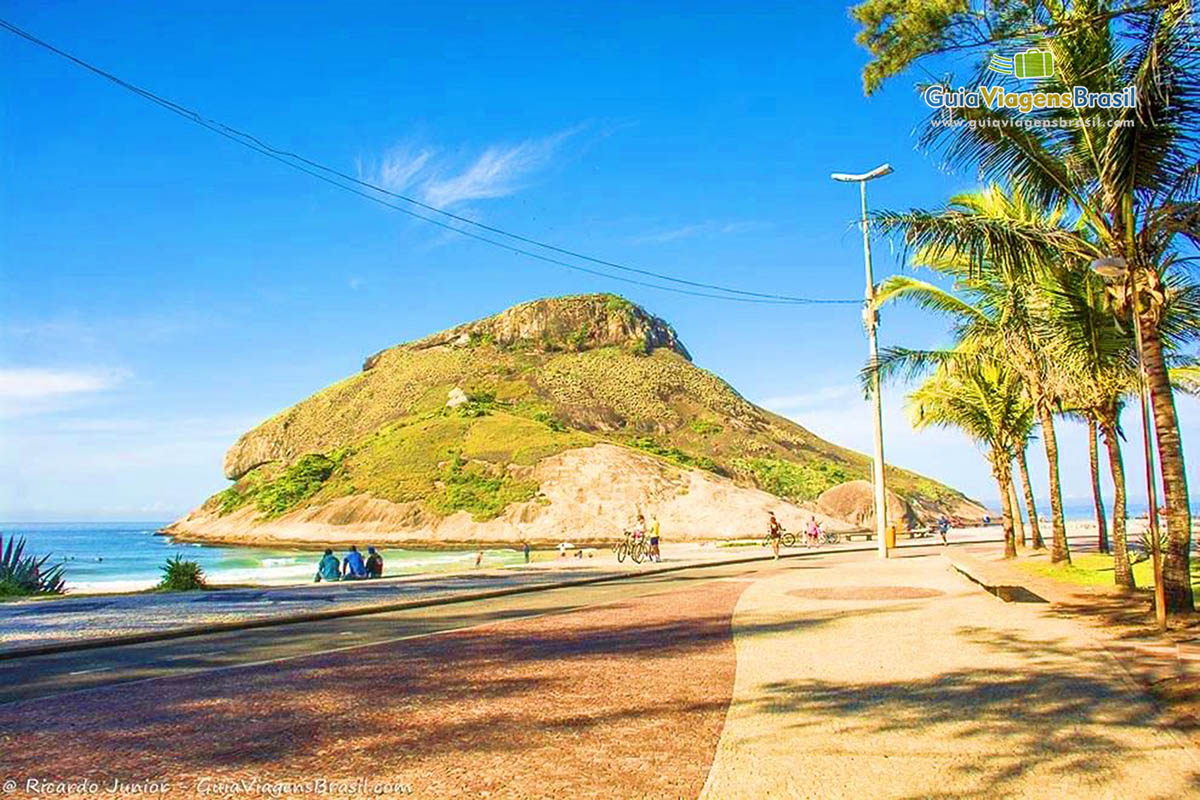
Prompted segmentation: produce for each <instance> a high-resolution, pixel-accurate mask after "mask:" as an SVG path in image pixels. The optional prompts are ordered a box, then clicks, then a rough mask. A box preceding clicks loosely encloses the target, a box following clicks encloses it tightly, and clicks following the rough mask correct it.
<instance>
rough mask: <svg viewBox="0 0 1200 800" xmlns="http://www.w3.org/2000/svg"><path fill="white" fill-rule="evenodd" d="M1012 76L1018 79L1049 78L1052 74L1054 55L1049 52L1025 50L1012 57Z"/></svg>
mask: <svg viewBox="0 0 1200 800" xmlns="http://www.w3.org/2000/svg"><path fill="white" fill-rule="evenodd" d="M1013 74H1014V75H1016V76H1017V77H1018V78H1049V77H1050V76H1051V75H1053V74H1054V54H1053V53H1051V52H1050V51H1049V50H1026V51H1025V52H1024V53H1017V54H1016V55H1015V56H1013Z"/></svg>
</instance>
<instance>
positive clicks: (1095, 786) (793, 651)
mask: <svg viewBox="0 0 1200 800" xmlns="http://www.w3.org/2000/svg"><path fill="white" fill-rule="evenodd" d="M835 559H836V560H838V561H840V562H841V563H837V564H836V565H835V564H833V563H830V561H828V560H823V563H822V564H821V568H820V569H817V568H812V569H809V568H792V569H787V570H783V571H781V572H779V573H777V574H776V575H773V576H771V577H767V578H764V579H762V580H759V581H757V582H756V583H754V584H753V585H752V586H750V587H749V588H748V589H747V590H746V592H745V593H744V594H743V595H742V597H741V599H740V601H739V603H738V606H737V608H736V610H735V614H734V620H733V628H734V637H735V642H736V648H737V660H738V668H737V677H736V680H735V685H734V689H733V700H732V703H731V705H730V709H729V713H728V717H727V720H726V725H725V728H724V730H723V732H722V735H721V739H720V742H719V744H718V748H717V754H716V756H715V758H714V762H713V766H712V769H711V771H710V773H709V776H708V781H707V783H706V785H705V790H704V792H703V794H702V797H704V798H708V799H710V800H730V798H808V797H812V798H837V797H847V798H850V797H871V798H877V797H896V798H918V797H921V798H926V797H945V798H950V797H955V798H962V797H966V798H972V797H976V798H995V797H1046V798H1054V800H1064V799H1065V798H1075V797H1087V798H1089V799H1090V798H1109V797H1111V798H1121V800H1128V798H1130V797H1140V798H1167V797H1172V798H1178V797H1195V796H1200V756H1198V753H1197V751H1196V750H1195V749H1194V748H1193V746H1192V745H1191V744H1189V743H1188V742H1187V741H1186V740H1185V739H1184V738H1183V737H1182V736H1180V735H1179V734H1177V733H1176V732H1175V731H1174V730H1172V729H1170V728H1166V727H1163V726H1161V725H1160V720H1159V719H1158V717H1157V716H1156V715H1157V713H1158V712H1157V709H1156V707H1155V706H1154V704H1153V703H1152V702H1151V701H1150V699H1149V698H1148V696H1147V695H1145V694H1144V693H1143V692H1142V691H1141V689H1140V688H1139V687H1138V686H1137V684H1136V683H1135V682H1134V681H1133V680H1132V679H1131V678H1130V677H1129V675H1128V673H1127V672H1126V671H1125V670H1124V669H1123V668H1122V667H1121V666H1120V665H1119V664H1118V663H1116V662H1115V661H1114V660H1113V658H1112V657H1111V656H1110V655H1109V654H1108V652H1107V651H1106V649H1105V647H1104V645H1103V643H1102V642H1101V641H1099V640H1097V638H1096V636H1095V634H1094V632H1092V631H1090V630H1089V629H1088V627H1087V626H1085V625H1083V624H1081V623H1079V622H1077V621H1074V620H1071V619H1067V618H1065V617H1063V616H1061V615H1058V614H1056V613H1054V612H1053V611H1051V609H1050V606H1049V605H1048V604H1046V603H1039V602H1011V603H1009V602H1004V601H1003V600H1001V599H999V598H997V597H995V596H993V595H992V594H989V593H988V592H986V591H985V590H983V589H982V588H981V587H980V586H978V585H977V584H975V583H972V582H971V581H969V580H968V579H966V578H964V577H963V576H961V575H960V574H959V573H958V572H956V571H955V570H954V569H953V568H952V567H951V565H950V563H949V561H948V560H947V559H946V557H945V556H943V555H941V554H929V555H921V556H919V557H913V556H910V557H899V558H893V559H892V560H889V561H887V562H880V561H876V560H873V559H859V560H852V559H849V558H844V557H835ZM789 566H790V565H789ZM805 566H806V567H807V565H805ZM813 566H814V567H816V565H815V564H814V565H813Z"/></svg>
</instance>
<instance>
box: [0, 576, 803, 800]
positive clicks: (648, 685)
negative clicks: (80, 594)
mask: <svg viewBox="0 0 1200 800" xmlns="http://www.w3.org/2000/svg"><path fill="white" fill-rule="evenodd" d="M744 588H745V584H743V583H739V582H717V583H713V582H709V583H707V584H706V585H703V586H690V587H688V588H686V589H684V590H683V591H680V592H676V593H672V594H671V595H670V596H669V599H667V598H666V597H664V596H662V595H651V596H646V597H639V598H632V599H629V600H625V601H621V602H617V603H613V604H609V605H606V606H604V607H602V608H591V609H583V610H579V611H575V612H572V613H568V614H561V615H557V614H556V615H550V616H546V617H542V618H539V619H536V620H526V621H524V622H522V621H515V622H511V623H503V624H496V625H495V626H491V627H485V628H481V629H475V630H471V631H459V632H448V633H445V634H440V635H435V636H429V637H425V638H420V639H413V640H409V641H402V642H395V643H391V644H383V645H370V646H365V647H362V648H358V649H354V650H347V651H344V652H338V653H327V654H316V655H313V656H309V657H303V658H299V659H295V660H290V661H286V662H282V663H274V664H263V665H260V666H255V667H247V668H238V669H233V670H227V671H218V672H207V673H202V674H199V675H193V676H184V677H179V678H170V679H165V680H159V681H152V682H148V683H143V684H135V685H129V686H125V687H122V686H114V687H109V688H106V689H102V690H97V691H93V692H87V693H84V694H79V695H74V696H71V697H62V698H51V699H46V700H37V701H31V702H25V703H20V704H14V705H11V706H6V707H3V708H0V731H3V733H0V746H3V748H4V752H5V753H6V759H5V760H6V761H7V762H9V763H7V764H6V766H7V767H8V768H9V769H8V771H9V772H12V773H14V774H18V775H20V774H42V773H43V772H44V770H43V769H42V766H43V765H44V763H45V753H47V752H54V753H57V754H58V755H56V757H55V759H54V764H55V766H54V770H55V774H62V775H66V776H76V777H80V776H84V775H103V776H105V777H112V776H114V775H115V776H119V777H124V778H131V779H132V778H138V777H141V778H145V777H146V776H152V775H168V774H169V775H173V776H185V777H186V776H197V775H203V774H212V773H214V772H218V773H220V774H226V775H244V774H246V773H253V774H256V775H262V774H264V773H267V774H275V775H277V776H279V777H281V778H295V777H296V776H298V775H301V774H311V773H319V772H321V771H322V770H324V771H325V772H329V771H330V770H333V771H336V772H338V773H346V772H350V773H355V772H356V771H357V770H361V769H366V768H369V769H370V770H372V773H373V774H381V775H387V774H395V775H399V776H401V777H403V776H404V775H408V777H409V778H411V779H414V780H416V779H418V777H419V776H426V777H428V778H429V780H431V781H434V782H433V783H430V784H428V785H429V786H434V785H441V784H436V780H435V778H436V779H437V780H442V779H445V780H451V779H450V778H446V777H445V776H446V775H450V774H453V775H454V776H457V777H454V778H453V781H458V783H453V781H452V783H451V784H446V791H451V789H452V788H453V787H458V788H457V789H454V793H455V794H457V792H458V791H459V790H460V789H462V786H463V785H472V786H474V785H482V784H479V781H482V780H484V779H485V778H486V777H487V775H488V774H490V773H489V772H488V770H489V769H491V770H492V771H493V772H494V767H495V765H496V764H497V763H504V764H506V765H507V769H508V770H509V771H510V773H511V770H512V769H513V768H514V767H513V765H514V764H515V763H518V762H519V763H520V764H521V765H522V767H521V771H522V772H523V773H528V774H533V773H537V772H538V770H541V769H544V768H545V764H547V763H549V764H557V763H560V762H561V761H562V760H563V759H564V758H565V759H568V760H569V761H570V762H571V763H573V764H576V765H578V769H579V770H581V771H582V772H580V774H581V775H583V776H584V777H586V778H587V781H588V782H587V783H586V784H585V785H586V786H590V787H592V789H593V790H594V788H595V787H597V786H605V785H612V786H620V785H623V783H622V782H624V783H625V784H628V782H629V781H642V783H640V784H638V787H637V788H632V789H630V790H629V791H628V792H624V791H618V792H617V794H618V795H620V796H679V795H687V794H689V793H691V794H692V795H694V794H695V793H696V792H698V791H699V786H700V785H701V784H702V783H703V779H704V776H705V774H706V772H707V766H708V763H709V760H710V759H711V754H712V752H713V750H714V749H715V745H716V740H717V738H718V737H719V734H720V731H721V728H722V726H723V722H724V715H725V712H726V709H727V706H728V703H729V699H730V696H731V692H732V685H733V676H734V671H735V666H736V664H735V654H734V649H733V642H732V631H731V615H732V610H733V607H734V605H735V603H736V601H737V598H738V597H739V595H740V593H741V592H742V591H743V589H744ZM441 621H442V622H443V623H444V621H445V618H444V617H443V618H442V619H441ZM824 622H825V620H824V619H822V618H817V617H814V618H810V619H803V620H797V621H788V622H777V623H764V624H762V625H760V626H758V627H757V628H753V629H751V630H749V631H746V635H750V636H754V635H759V634H770V633H775V632H778V631H781V630H789V631H795V630H798V629H803V628H805V627H813V626H818V625H822V624H824ZM740 633H741V631H740V629H739V634H740ZM650 742H653V743H654V744H653V746H648V743H650ZM331 759H332V760H331ZM489 765H490V766H489ZM631 766H632V767H634V768H635V769H634V771H635V772H640V771H641V770H646V771H647V772H646V774H645V775H640V774H639V775H636V776H631V775H630V774H629V771H630V767H631ZM464 771H465V773H468V774H464ZM476 772H477V773H478V774H477V775H476V774H470V773H476ZM429 776H434V777H429ZM438 776H441V777H438ZM558 777H559V776H557V775H556V774H550V775H548V776H547V777H546V780H547V781H549V782H548V783H546V784H545V791H537V790H530V789H529V787H528V786H526V788H525V789H524V790H523V791H524V795H523V796H575V795H577V794H578V791H574V790H571V789H569V788H566V787H564V786H563V785H562V784H561V782H558V783H556V782H555V781H556V780H558ZM464 782H465V783H464ZM554 787H557V788H554ZM552 788H553V791H551V789H552ZM660 790H661V791H660ZM431 796H440V795H438V794H437V792H436V791H434V792H433V794H432V795H431ZM493 796H499V795H493Z"/></svg>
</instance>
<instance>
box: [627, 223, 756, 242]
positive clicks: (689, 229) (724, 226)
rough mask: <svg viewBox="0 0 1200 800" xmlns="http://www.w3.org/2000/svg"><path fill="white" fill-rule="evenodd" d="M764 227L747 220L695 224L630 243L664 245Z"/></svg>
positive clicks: (640, 237)
mask: <svg viewBox="0 0 1200 800" xmlns="http://www.w3.org/2000/svg"><path fill="white" fill-rule="evenodd" d="M766 227H768V223H765V222H754V221H749V220H747V221H742V222H712V221H710V222H696V223H693V224H691V225H680V226H679V227H676V228H667V229H665V230H660V231H651V232H650V233H645V234H642V235H641V236H635V237H633V238H632V239H630V242H631V243H632V244H666V243H668V242H676V241H679V240H681V239H693V238H696V237H699V236H733V235H736V234H739V233H748V232H750V231H754V230H761V229H763V228H766Z"/></svg>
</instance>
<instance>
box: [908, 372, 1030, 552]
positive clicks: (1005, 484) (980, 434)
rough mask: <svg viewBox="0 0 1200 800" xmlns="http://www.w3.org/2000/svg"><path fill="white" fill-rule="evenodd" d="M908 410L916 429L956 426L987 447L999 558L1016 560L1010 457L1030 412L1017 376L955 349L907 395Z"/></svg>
mask: <svg viewBox="0 0 1200 800" xmlns="http://www.w3.org/2000/svg"><path fill="white" fill-rule="evenodd" d="M908 409H909V413H910V416H911V418H912V422H913V427H914V428H916V429H920V428H923V427H926V426H930V425H935V426H940V427H953V428H958V429H960V430H962V431H963V432H964V433H966V434H967V435H968V436H970V437H971V438H972V439H974V440H975V441H977V442H979V443H980V444H982V445H984V446H985V447H986V448H987V456H988V461H989V462H990V464H991V467H992V477H993V478H995V480H996V486H997V488H998V489H999V491H1000V502H1001V505H1002V507H1003V518H1002V525H1003V528H1004V557H1005V558H1015V557H1016V555H1017V548H1016V536H1015V534H1014V528H1013V521H1014V520H1015V519H1016V515H1017V514H1019V513H1020V509H1018V508H1016V507H1014V505H1013V498H1015V495H1014V493H1013V487H1012V459H1013V455H1014V453H1015V452H1016V449H1017V448H1018V447H1019V446H1020V445H1021V444H1022V443H1023V441H1024V439H1023V437H1024V433H1023V432H1024V430H1026V429H1027V428H1028V427H1029V424H1030V419H1031V417H1032V413H1033V406H1032V404H1031V403H1030V402H1029V396H1028V394H1026V392H1025V390H1024V388H1023V386H1022V382H1021V378H1020V376H1019V375H1018V374H1017V373H1016V372H1015V371H1013V370H1012V369H1010V368H1009V367H1007V366H1006V365H1005V364H1004V363H1003V362H1001V361H999V360H997V359H994V358H991V357H989V356H987V355H986V354H976V353H967V352H966V351H959V352H957V353H956V354H954V355H950V356H948V357H946V358H944V359H943V360H942V361H941V364H940V365H939V366H938V368H937V370H936V371H935V372H934V374H933V375H932V376H931V377H930V378H928V379H927V380H926V381H925V382H924V383H923V384H921V385H920V386H919V387H918V388H917V389H916V390H915V391H913V392H912V394H910V395H909V396H908Z"/></svg>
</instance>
